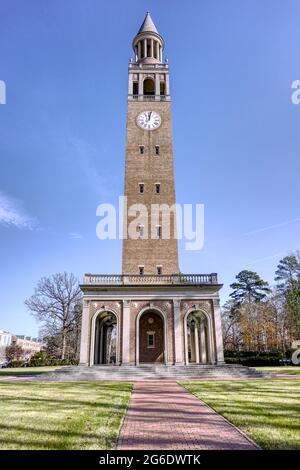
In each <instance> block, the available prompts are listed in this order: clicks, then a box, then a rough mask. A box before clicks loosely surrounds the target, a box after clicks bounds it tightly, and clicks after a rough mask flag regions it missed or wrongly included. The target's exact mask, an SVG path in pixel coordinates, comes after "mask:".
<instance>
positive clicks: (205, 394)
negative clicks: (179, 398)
mask: <svg viewBox="0 0 300 470" xmlns="http://www.w3.org/2000/svg"><path fill="white" fill-rule="evenodd" d="M182 385H184V386H185V387H186V388H187V389H188V390H189V391H190V392H192V393H194V394H195V395H196V396H197V397H198V398H200V399H201V400H203V401H204V402H206V403H207V404H208V405H210V406H211V407H212V408H214V409H215V410H216V411H217V412H218V413H220V414H222V415H223V416H225V418H227V419H228V420H229V421H231V422H232V423H233V424H235V425H236V426H238V427H239V428H241V429H242V430H243V431H245V432H246V433H247V434H248V436H250V437H251V438H252V439H253V440H254V441H255V442H257V443H258V444H259V445H260V446H261V447H262V448H264V449H298V450H300V380H292V379H286V380H284V379H274V380H272V379H266V380H247V381H246V380H237V381H232V382H229V381H216V382H214V381H211V382H182Z"/></svg>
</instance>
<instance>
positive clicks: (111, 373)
mask: <svg viewBox="0 0 300 470" xmlns="http://www.w3.org/2000/svg"><path fill="white" fill-rule="evenodd" d="M263 377H267V374H265V373H263V372H260V371H256V370H255V369H251V368H249V367H245V366H240V365H234V364H230V365H229V364H228V365H209V364H205V365H204V364H203V365H202V364H189V365H176V366H174V365H163V364H147V365H146V364H145V365H144V364H142V365H139V366H134V365H121V366H109V365H99V366H98V365H96V366H92V367H88V366H72V367H63V368H62V369H58V370H56V371H55V372H50V373H46V374H43V375H42V376H40V380H58V381H68V380H123V381H125V380H127V381H128V380H129V381H132V380H158V379H166V380H167V379H169V380H179V379H239V378H263Z"/></svg>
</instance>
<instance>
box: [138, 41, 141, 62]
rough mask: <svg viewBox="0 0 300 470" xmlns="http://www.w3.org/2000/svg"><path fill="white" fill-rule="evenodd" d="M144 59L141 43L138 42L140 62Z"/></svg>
mask: <svg viewBox="0 0 300 470" xmlns="http://www.w3.org/2000/svg"><path fill="white" fill-rule="evenodd" d="M141 58H142V50H141V41H139V42H138V60H140V59H141Z"/></svg>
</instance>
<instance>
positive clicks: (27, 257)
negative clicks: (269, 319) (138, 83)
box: [0, 0, 300, 335]
mask: <svg viewBox="0 0 300 470" xmlns="http://www.w3.org/2000/svg"><path fill="white" fill-rule="evenodd" d="M148 10H149V11H150V12H151V15H152V17H153V19H154V21H155V23H156V26H157V28H158V30H159V31H160V33H161V34H162V35H163V36H164V39H165V41H166V50H165V57H168V59H169V63H170V69H171V94H172V109H173V132H174V151H175V175H176V192H177V201H178V202H179V203H194V204H195V203H204V204H205V246H204V249H203V250H201V251H199V252H192V251H185V250H184V246H183V244H182V243H180V267H181V270H182V271H183V272H186V273H192V272H195V273H205V272H218V273H219V278H220V280H221V281H222V282H223V283H224V288H223V290H222V301H223V302H224V301H225V300H226V298H227V296H228V293H229V291H230V289H229V284H230V283H231V282H233V280H234V276H235V275H236V273H238V272H239V271H240V270H241V269H245V268H248V269H251V270H255V271H258V273H259V274H260V275H261V276H262V277H263V278H265V279H266V280H268V281H269V282H270V283H272V282H273V278H274V271H275V268H276V265H277V263H278V260H279V259H280V258H281V257H283V256H285V255H286V254H288V253H289V252H290V251H292V250H296V249H299V248H300V243H299V234H300V209H299V171H300V165H299V124H300V105H298V106H296V105H293V104H292V102H291V93H292V90H291V83H292V82H293V81H294V80H296V79H300V68H299V42H300V29H299V18H300V4H299V1H297V0H285V1H284V2H283V1H281V0H244V1H242V2H241V1H240V0H227V1H226V2H224V1H223V0H202V1H195V0H194V1H190V0H186V1H185V2H182V1H181V0H172V2H170V1H165V2H162V1H161V0H152V1H146V0H145V1H143V0H127V1H126V2H125V1H114V0H112V1H110V2H104V1H103V2H102V1H98V0H84V1H83V0H64V1H61V0H52V1H51V2H49V1H46V0H28V1H26V2H24V1H23V0H18V1H16V0H2V1H1V31H0V57H1V69H0V80H4V81H5V83H6V87H7V104H6V105H0V158H1V171H0V291H1V302H0V329H7V330H11V331H12V332H14V333H18V334H27V335H36V334H37V331H38V325H37V324H36V322H35V320H34V319H33V318H32V317H31V316H30V315H29V313H28V312H27V311H26V308H25V307H24V299H26V298H27V297H29V296H30V295H31V294H32V293H33V288H34V286H35V284H36V283H37V281H38V280H39V278H40V277H41V276H43V275H49V274H52V273H56V272H60V271H64V270H66V271H69V272H73V273H74V274H76V275H77V276H78V278H80V279H81V278H82V276H83V274H84V272H98V273H118V272H120V270H121V242H120V241H100V240H98V239H97V237H96V232H95V230H96V224H97V218H96V214H95V213H96V207H97V205H98V204H99V203H101V202H110V203H116V201H117V198H118V196H119V195H121V194H122V192H123V176H124V175H123V173H124V157H125V122H126V121H125V120H126V92H127V65H128V59H129V58H130V57H131V56H132V51H131V40H132V38H133V36H134V35H135V34H136V32H137V30H138V28H139V26H140V24H141V22H142V20H143V18H144V15H145V13H146V11H148Z"/></svg>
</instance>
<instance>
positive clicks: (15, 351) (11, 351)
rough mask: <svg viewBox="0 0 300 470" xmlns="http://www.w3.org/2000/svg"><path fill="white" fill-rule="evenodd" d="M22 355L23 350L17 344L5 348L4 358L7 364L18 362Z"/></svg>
mask: <svg viewBox="0 0 300 470" xmlns="http://www.w3.org/2000/svg"><path fill="white" fill-rule="evenodd" d="M23 354H24V350H23V349H22V348H21V346H19V345H18V344H15V343H13V344H11V345H10V346H7V347H6V349H5V356H6V359H7V360H8V362H11V361H19V360H20V359H21V358H22V357H23Z"/></svg>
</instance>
